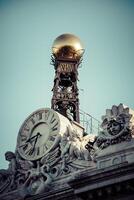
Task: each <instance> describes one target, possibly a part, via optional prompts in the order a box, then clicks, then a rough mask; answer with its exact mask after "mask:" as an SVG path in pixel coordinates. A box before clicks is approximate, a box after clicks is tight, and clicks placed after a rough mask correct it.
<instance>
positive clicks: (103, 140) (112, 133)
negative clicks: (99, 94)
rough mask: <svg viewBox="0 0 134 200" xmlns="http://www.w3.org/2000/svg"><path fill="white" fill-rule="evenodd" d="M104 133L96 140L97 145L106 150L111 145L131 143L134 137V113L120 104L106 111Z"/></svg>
mask: <svg viewBox="0 0 134 200" xmlns="http://www.w3.org/2000/svg"><path fill="white" fill-rule="evenodd" d="M102 120H103V121H102V124H101V128H102V132H100V134H99V136H98V137H97V139H96V145H97V146H98V147H99V148H101V149H104V148H106V147H108V146H109V145H113V144H117V143H121V142H123V141H130V140H131V138H132V137H133V135H134V111H133V110H131V109H130V108H128V107H126V106H124V105H123V104H120V105H119V106H115V105H114V106H112V109H107V110H106V115H105V116H103V117H102Z"/></svg>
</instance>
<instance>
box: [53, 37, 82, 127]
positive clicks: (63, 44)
mask: <svg viewBox="0 0 134 200" xmlns="http://www.w3.org/2000/svg"><path fill="white" fill-rule="evenodd" d="M83 52H84V50H83V47H82V44H81V42H80V39H79V38H77V37H76V36H74V35H71V34H63V35H60V36H59V37H57V38H56V39H55V41H54V43H53V47H52V56H51V63H52V65H53V66H54V69H55V78H54V86H53V89H52V91H53V97H52V102H51V108H52V109H54V110H56V111H58V112H59V113H61V114H63V115H64V116H65V117H68V118H69V119H71V120H74V121H76V122H78V123H79V122H80V117H79V98H78V95H79V92H78V87H77V81H78V67H79V65H80V64H81V62H82V55H83Z"/></svg>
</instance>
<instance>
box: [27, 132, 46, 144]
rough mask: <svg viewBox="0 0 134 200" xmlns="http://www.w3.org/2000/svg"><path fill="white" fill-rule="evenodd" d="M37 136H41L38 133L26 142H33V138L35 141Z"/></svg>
mask: <svg viewBox="0 0 134 200" xmlns="http://www.w3.org/2000/svg"><path fill="white" fill-rule="evenodd" d="M39 136H42V135H41V134H40V133H39V132H38V133H37V134H36V135H34V136H33V137H30V138H29V139H28V140H27V141H26V142H30V141H31V140H33V139H34V138H35V140H36V138H38V137H39Z"/></svg>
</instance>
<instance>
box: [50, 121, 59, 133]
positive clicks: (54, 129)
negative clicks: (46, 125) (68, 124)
mask: <svg viewBox="0 0 134 200" xmlns="http://www.w3.org/2000/svg"><path fill="white" fill-rule="evenodd" d="M57 129H58V122H57V123H56V124H55V125H54V126H53V127H52V128H51V130H52V131H56V130H57Z"/></svg>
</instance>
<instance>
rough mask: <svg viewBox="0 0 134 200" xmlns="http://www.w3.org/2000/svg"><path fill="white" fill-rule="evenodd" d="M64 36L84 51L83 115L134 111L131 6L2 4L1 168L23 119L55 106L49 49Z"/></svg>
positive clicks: (33, 0) (90, 1)
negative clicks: (125, 109)
mask: <svg viewBox="0 0 134 200" xmlns="http://www.w3.org/2000/svg"><path fill="white" fill-rule="evenodd" d="M63 33H72V34H75V35H77V36H78V37H80V38H81V40H82V42H83V44H84V47H85V54H84V57H83V65H82V68H80V69H79V80H80V81H79V83H78V85H79V88H80V89H84V91H81V90H80V107H81V109H83V110H85V111H86V112H88V113H89V114H91V115H93V116H94V117H96V118H97V119H99V120H100V118H101V116H102V115H103V114H105V109H106V108H111V106H112V105H113V104H116V105H118V104H119V103H124V104H125V105H128V106H129V107H131V108H134V84H133V77H134V1H133V0H132V1H130V0H74V1H72V0H68V1H66V0H57V1H55V0H3V1H2V0H0V91H1V93H0V95H1V96H0V102H1V104H0V105H1V115H0V122H1V123H0V124H1V130H0V168H6V167H7V164H8V163H7V161H5V159H4V153H5V152H6V151H7V150H9V151H15V147H16V139H17V134H18V131H19V128H20V126H21V124H22V123H23V121H24V120H25V118H27V116H28V115H29V114H30V113H32V112H33V111H35V110H36V109H39V108H42V107H50V106H51V104H50V103H51V97H52V92H51V89H52V87H53V78H54V68H53V67H52V66H51V65H50V56H51V46H52V43H53V41H54V39H55V38H56V37H57V36H59V35H61V34H63Z"/></svg>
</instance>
